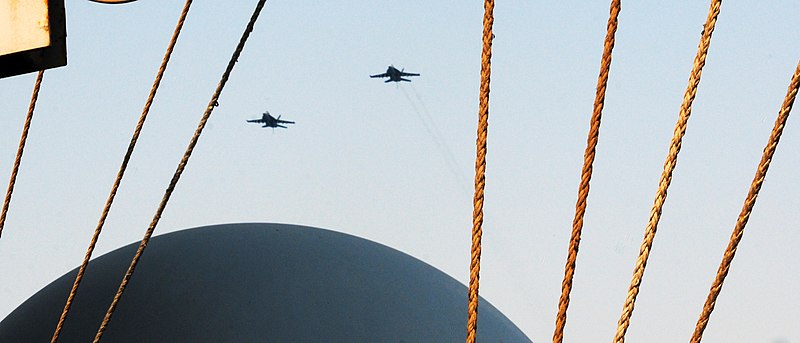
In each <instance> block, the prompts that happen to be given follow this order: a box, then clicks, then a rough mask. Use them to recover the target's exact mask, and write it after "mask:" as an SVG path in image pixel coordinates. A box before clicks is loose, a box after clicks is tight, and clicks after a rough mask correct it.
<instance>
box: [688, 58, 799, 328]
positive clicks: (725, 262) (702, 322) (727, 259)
mask: <svg viewBox="0 0 800 343" xmlns="http://www.w3.org/2000/svg"><path fill="white" fill-rule="evenodd" d="M798 88H800V63H798V64H797V69H795V71H794V75H793V76H792V81H791V82H790V83H789V89H788V90H787V91H786V97H785V98H784V100H783V105H782V106H781V109H780V111H778V118H777V119H775V126H774V127H773V128H772V134H771V135H770V137H769V142H768V143H767V146H766V147H765V148H764V154H763V155H762V156H761V162H760V163H759V164H758V169H757V170H756V175H755V177H754V178H753V182H752V183H751V184H750V190H749V191H748V193H747V198H746V199H745V200H744V205H743V206H742V211H741V212H740V213H739V219H738V220H737V221H736V225H735V226H734V228H733V233H731V240H730V242H729V243H728V247H727V249H725V254H724V255H723V256H722V262H720V265H719V269H718V270H717V276H716V278H715V279H714V282H713V283H712V284H711V290H710V291H709V293H708V297H707V298H706V302H705V304H704V305H703V312H702V313H701V314H700V318H699V319H698V320H697V326H696V327H695V329H694V334H693V335H692V339H691V342H692V343H699V342H700V340H701V339H702V338H703V332H704V331H705V329H706V326H707V325H708V320H709V318H710V317H711V312H712V311H714V306H715V305H716V303H717V297H718V296H719V293H720V292H721V291H722V284H723V283H724V282H725V277H726V276H728V271H729V270H730V268H731V263H732V262H733V257H734V256H735V255H736V249H737V247H738V246H739V242H740V241H741V240H742V235H744V228H745V226H746V225H747V221H748V220H749V219H750V214H751V213H752V212H753V207H754V206H755V205H756V198H758V192H759V191H760V190H761V185H762V184H763V183H764V179H765V178H766V177H767V170H768V169H769V164H770V162H772V156H773V155H775V149H777V148H778V142H779V141H780V139H781V134H783V128H784V127H785V126H786V120H787V119H789V112H791V111H792V106H793V105H794V100H795V98H797V91H798Z"/></svg>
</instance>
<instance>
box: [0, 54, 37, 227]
mask: <svg viewBox="0 0 800 343" xmlns="http://www.w3.org/2000/svg"><path fill="white" fill-rule="evenodd" d="M43 77H44V70H40V71H39V74H38V75H36V82H35V83H34V84H33V95H31V103H30V105H28V116H27V117H25V124H24V125H23V126H22V137H20V138H19V147H18V148H17V157H16V158H14V167H13V168H12V169H11V177H10V178H9V180H8V189H7V190H6V198H5V200H4V201H3V210H2V211H0V237H2V235H3V227H4V226H5V223H6V216H7V215H8V207H9V206H10V205H11V194H13V193H14V184H15V183H16V182H17V173H18V172H19V165H20V163H21V162H22V153H23V151H25V141H27V140H28V130H30V127H31V120H32V119H33V109H34V108H36V100H37V99H39V88H40V87H41V85H42V78H43Z"/></svg>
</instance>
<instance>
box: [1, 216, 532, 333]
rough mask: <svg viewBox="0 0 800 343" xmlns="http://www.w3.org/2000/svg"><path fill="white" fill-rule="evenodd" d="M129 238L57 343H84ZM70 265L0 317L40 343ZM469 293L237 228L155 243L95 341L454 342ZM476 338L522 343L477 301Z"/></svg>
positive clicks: (403, 268) (412, 268)
mask: <svg viewBox="0 0 800 343" xmlns="http://www.w3.org/2000/svg"><path fill="white" fill-rule="evenodd" d="M137 246H138V242H137V243H134V244H130V245H127V246H125V247H122V248H119V249H117V250H114V251H112V252H109V253H107V254H105V255H103V256H101V257H98V258H97V259H95V260H94V261H92V263H91V264H90V265H89V268H88V269H87V273H86V275H85V277H84V280H83V282H82V283H81V288H80V291H79V293H78V295H77V297H76V299H75V303H74V304H73V307H72V309H71V311H70V314H69V317H68V318H67V321H66V323H65V325H64V329H63V331H62V333H61V337H60V340H59V341H60V342H91V340H92V339H93V337H94V334H95V332H96V331H97V328H98V327H99V325H100V322H101V321H102V318H103V316H104V314H105V311H106V310H107V308H108V305H109V304H110V303H111V299H112V298H113V296H114V293H115V292H116V290H117V286H118V284H119V281H120V280H121V278H122V275H123V274H124V273H125V270H126V269H127V267H128V265H129V263H130V259H131V258H132V256H133V254H134V252H135V251H136V247H137ZM76 273H77V269H75V270H73V271H71V272H69V273H67V274H65V275H63V276H62V277H60V278H58V279H56V280H55V281H53V282H52V283H51V284H49V285H48V286H46V287H44V288H43V289H42V290H40V291H39V292H38V293H36V294H35V295H33V296H32V297H31V298H30V299H28V300H27V301H25V302H24V303H23V304H22V305H20V306H19V307H18V308H17V309H16V310H14V312H12V313H11V314H9V315H8V317H6V318H5V319H4V320H3V321H2V322H0V342H49V341H50V338H51V336H52V332H53V330H54V329H55V325H56V323H57V322H58V317H59V315H60V314H61V310H62V308H63V306H64V302H65V301H66V297H67V294H68V293H69V290H70V288H71V286H72V282H73V281H74V279H75V275H76ZM466 297H467V288H466V286H464V285H463V284H461V283H459V282H458V281H456V280H455V279H453V278H451V277H450V276H448V275H446V274H445V273H443V272H441V271H439V270H438V269H436V268H434V267H432V266H430V265H428V264H426V263H424V262H422V261H419V260H417V259H415V258H413V257H411V256H409V255H407V254H404V253H402V252H399V251H397V250H394V249H392V248H389V247H386V246H384V245H381V244H378V243H375V242H372V241H369V240H365V239H362V238H358V237H354V236H351V235H347V234H343V233H339V232H334V231H329V230H323V229H319V228H312V227H305V226H297V225H287V224H264V223H242V224H223V225H212V226H205V227H199V228H194V229H187V230H182V231H177V232H172V233H168V234H164V235H160V236H157V237H153V239H152V240H151V241H150V243H149V245H148V248H147V250H146V251H145V253H144V256H143V257H142V260H141V262H140V263H139V265H138V266H137V268H136V273H135V274H134V276H133V278H132V279H131V282H130V283H129V285H128V288H127V289H126V292H125V294H124V296H123V298H122V299H121V301H120V303H119V306H118V307H117V310H116V312H115V313H114V317H113V318H112V320H111V322H110V324H109V326H108V329H107V330H106V332H105V334H104V335H103V341H104V342H408V343H411V342H463V341H464V340H465V337H466V316H467V299H466ZM477 335H478V336H477V338H478V341H481V342H530V340H529V339H528V338H527V337H526V336H525V334H523V333H522V331H520V330H519V328H517V327H516V326H515V325H514V324H513V323H512V322H511V321H510V320H509V319H508V318H506V317H505V316H504V315H503V314H502V313H500V311H498V310H497V309H496V308H495V307H493V306H492V305H491V304H489V303H488V302H487V301H485V300H483V299H481V302H480V305H479V317H478V332H477Z"/></svg>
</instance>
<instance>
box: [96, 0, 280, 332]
mask: <svg viewBox="0 0 800 343" xmlns="http://www.w3.org/2000/svg"><path fill="white" fill-rule="evenodd" d="M266 1H267V0H259V1H258V4H257V5H256V8H255V11H254V12H253V15H252V17H250V22H249V23H248V24H247V28H245V30H244V33H243V34H242V38H241V39H240V40H239V45H238V46H237V47H236V50H235V51H234V52H233V56H231V59H230V61H229V62H228V66H227V68H226V69H225V72H224V73H223V74H222V78H221V79H220V81H219V84H217V88H216V90H215V91H214V94H213V95H212V97H211V100H210V101H209V102H208V105H207V106H206V110H205V112H204V113H203V117H202V119H201V120H200V123H199V124H198V125H197V130H195V133H194V136H192V139H191V140H190V142H189V146H188V147H187V148H186V151H185V152H184V154H183V158H181V161H180V163H179V164H178V168H177V169H176V170H175V174H174V175H173V176H172V180H171V181H170V183H169V186H168V187H167V190H166V192H165V193H164V197H163V198H162V199H161V203H160V204H159V205H158V209H157V210H156V213H155V215H154V216H153V220H152V222H151V223H150V226H149V227H148V228H147V231H146V232H145V235H144V238H142V241H141V243H140V244H139V248H138V249H137V250H136V254H135V255H134V256H133V260H131V264H130V266H129V267H128V271H127V272H126V273H125V276H124V277H123V278H122V282H121V283H120V285H119V289H118V290H117V293H116V294H115V295H114V300H113V301H112V302H111V305H110V306H109V308H108V311H107V312H106V315H105V318H103V322H102V323H101V324H100V328H99V329H98V330H97V334H96V335H95V337H94V342H95V343H97V342H100V340H101V339H102V336H103V332H105V330H106V328H107V327H108V323H109V321H111V316H112V315H113V314H114V310H115V309H116V308H117V304H118V303H119V300H120V299H121V298H122V294H123V292H125V288H126V287H127V285H128V282H129V281H130V279H131V277H132V276H133V272H134V270H135V269H136V265H137V264H138V263H139V259H140V258H141V257H142V253H144V249H145V248H146V247H147V243H148V242H149V241H150V237H151V236H152V235H153V231H155V229H156V225H158V221H159V220H160V219H161V214H162V213H164V209H165V208H166V206H167V202H168V201H169V198H170V196H172V192H173V191H174V190H175V186H176V185H177V184H178V181H179V180H180V177H181V174H183V171H184V169H185V168H186V164H187V163H188V162H189V157H191V155H192V151H193V150H194V147H195V146H196V145H197V141H198V140H199V139H200V134H202V133H203V128H205V126H206V122H208V119H209V118H210V117H211V112H212V111H213V110H214V107H216V106H218V105H219V103H218V101H219V97H220V94H221V93H222V89H223V88H224V87H225V84H226V83H227V82H228V78H229V77H230V75H231V72H232V71H233V66H234V65H235V64H236V62H237V61H238V60H239V55H241V53H242V50H243V49H244V44H245V42H247V38H248V37H249V36H250V32H252V31H253V26H254V25H255V23H256V19H258V16H259V14H260V13H261V9H262V8H264V4H265V3H266Z"/></svg>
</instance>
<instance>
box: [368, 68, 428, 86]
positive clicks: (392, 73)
mask: <svg viewBox="0 0 800 343" xmlns="http://www.w3.org/2000/svg"><path fill="white" fill-rule="evenodd" d="M403 70H405V68H404V69H401V70H397V68H395V67H394V66H393V65H390V66H389V68H386V72H385V73H383V74H378V75H370V76H369V77H371V78H376V77H380V78H383V77H388V78H389V79H388V80H386V81H384V83H385V82H392V81H394V82H400V81H407V82H411V80H409V79H404V78H403V76H419V74H414V73H406V72H404V71H403Z"/></svg>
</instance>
